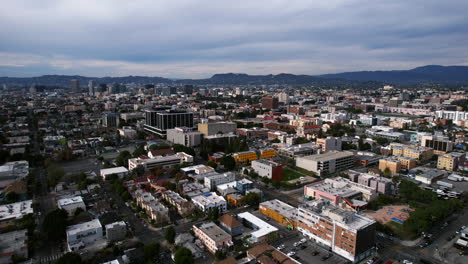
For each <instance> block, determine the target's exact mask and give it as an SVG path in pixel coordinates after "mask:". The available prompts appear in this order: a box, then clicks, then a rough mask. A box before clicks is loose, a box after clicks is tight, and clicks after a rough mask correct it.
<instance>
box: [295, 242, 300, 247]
mask: <svg viewBox="0 0 468 264" xmlns="http://www.w3.org/2000/svg"><path fill="white" fill-rule="evenodd" d="M300 244H301V243H300V242H299V241H298V242H294V244H293V246H295V247H297V246H299V245H300Z"/></svg>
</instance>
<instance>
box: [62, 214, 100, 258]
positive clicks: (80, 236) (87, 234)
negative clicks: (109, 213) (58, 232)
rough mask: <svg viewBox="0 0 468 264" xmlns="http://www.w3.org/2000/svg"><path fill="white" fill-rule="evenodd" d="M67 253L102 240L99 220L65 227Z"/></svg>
mask: <svg viewBox="0 0 468 264" xmlns="http://www.w3.org/2000/svg"><path fill="white" fill-rule="evenodd" d="M66 233H67V245H68V251H76V250H79V249H81V248H84V247H85V246H87V245H89V244H93V243H94V242H96V241H98V240H101V239H103V234H102V225H101V222H99V219H94V220H92V221H89V222H84V223H81V224H77V225H71V226H68V227H67V231H66Z"/></svg>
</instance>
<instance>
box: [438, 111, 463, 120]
mask: <svg viewBox="0 0 468 264" xmlns="http://www.w3.org/2000/svg"><path fill="white" fill-rule="evenodd" d="M435 116H436V118H440V119H450V120H452V121H453V122H454V123H456V122H458V121H465V120H468V112H462V111H444V110H442V111H436V112H435Z"/></svg>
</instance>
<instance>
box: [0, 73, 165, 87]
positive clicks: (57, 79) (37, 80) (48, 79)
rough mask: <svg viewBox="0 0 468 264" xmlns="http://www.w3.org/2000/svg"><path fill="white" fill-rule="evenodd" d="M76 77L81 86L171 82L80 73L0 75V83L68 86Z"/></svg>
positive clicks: (148, 78)
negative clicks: (82, 74)
mask: <svg viewBox="0 0 468 264" xmlns="http://www.w3.org/2000/svg"><path fill="white" fill-rule="evenodd" d="M73 79H77V80H79V81H80V85H81V86H86V85H87V84H88V82H89V81H90V80H94V81H96V82H97V83H139V84H149V83H173V81H172V80H170V79H166V78H161V77H146V76H125V77H85V76H80V75H43V76H39V77H29V78H15V77H0V84H3V83H5V84H11V85H20V86H30V85H32V84H38V85H48V86H61V87H70V85H71V82H70V81H71V80H73Z"/></svg>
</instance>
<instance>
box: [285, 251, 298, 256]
mask: <svg viewBox="0 0 468 264" xmlns="http://www.w3.org/2000/svg"><path fill="white" fill-rule="evenodd" d="M286 255H287V256H288V257H292V256H294V255H296V252H294V251H291V252H288V254H286Z"/></svg>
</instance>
